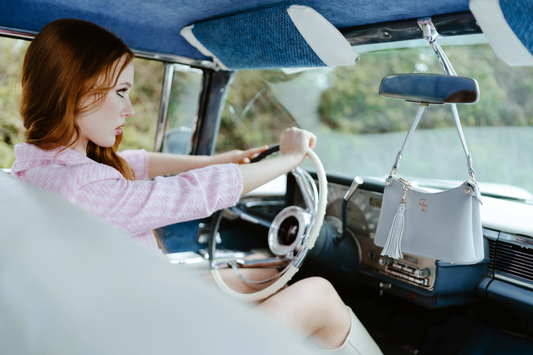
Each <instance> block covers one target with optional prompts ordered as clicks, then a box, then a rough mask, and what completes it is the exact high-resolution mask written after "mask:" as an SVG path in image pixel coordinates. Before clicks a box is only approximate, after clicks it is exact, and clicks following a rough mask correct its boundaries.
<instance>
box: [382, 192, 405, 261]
mask: <svg viewBox="0 0 533 355" xmlns="http://www.w3.org/2000/svg"><path fill="white" fill-rule="evenodd" d="M404 224H405V203H404V202H402V203H400V205H399V206H398V210H397V211H396V214H395V215H394V219H393V220H392V226H391V229H390V231H389V236H388V237H387V241H386V242H385V245H384V246H383V251H382V252H381V255H386V256H390V257H391V258H393V259H402V258H403V254H402V237H403V227H404Z"/></svg>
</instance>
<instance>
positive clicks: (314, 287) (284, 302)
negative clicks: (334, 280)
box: [258, 277, 351, 349]
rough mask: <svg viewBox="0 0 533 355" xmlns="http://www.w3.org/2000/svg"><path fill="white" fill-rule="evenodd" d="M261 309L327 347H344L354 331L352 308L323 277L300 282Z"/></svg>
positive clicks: (264, 303) (276, 295) (262, 304)
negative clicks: (349, 307) (347, 337)
mask: <svg viewBox="0 0 533 355" xmlns="http://www.w3.org/2000/svg"><path fill="white" fill-rule="evenodd" d="M258 307H259V308H260V309H263V310H264V311H265V312H267V313H269V314H271V315H272V316H274V317H276V318H277V319H279V320H281V321H282V322H284V323H285V324H287V325H288V326H289V327H294V328H296V329H299V330H300V331H301V332H303V335H304V336H309V335H312V336H313V337H314V338H315V339H316V340H317V341H318V342H319V343H320V346H321V347H324V348H328V349H335V348H338V347H339V346H341V345H342V344H343V342H344V340H345V339H346V336H347V335H348V332H349V330H350V324H351V315H350V311H349V309H348V308H347V307H346V305H345V304H344V302H343V301H342V300H341V298H340V297H339V295H338V294H337V291H335V289H334V288H333V286H332V285H331V284H330V283H329V282H328V281H327V280H325V279H323V278H320V277H311V278H307V279H304V280H301V281H298V282H296V283H294V284H293V285H291V286H289V287H287V288H286V289H283V290H281V291H280V292H278V293H277V294H275V295H273V296H272V297H270V298H268V299H267V300H266V301H264V302H263V303H261V304H260V305H259V306H258Z"/></svg>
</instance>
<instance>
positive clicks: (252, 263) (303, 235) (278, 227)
mask: <svg viewBox="0 0 533 355" xmlns="http://www.w3.org/2000/svg"><path fill="white" fill-rule="evenodd" d="M277 151H279V144H278V145H274V146H272V147H270V148H269V149H268V150H266V151H265V152H263V153H261V154H260V155H259V156H257V157H256V158H254V159H253V160H252V161H251V162H252V163H254V162H257V161H260V160H262V159H264V158H265V157H267V156H268V155H270V154H272V153H275V152H277ZM307 158H309V159H310V160H311V162H312V163H313V165H314V167H315V169H316V173H317V176H318V185H319V191H320V192H318V191H317V187H316V184H315V181H314V180H313V178H312V177H311V176H310V175H309V173H307V171H305V170H304V169H302V168H301V167H299V166H298V167H296V168H294V169H292V171H291V172H292V174H293V175H294V177H295V179H296V183H297V184H298V186H299V188H300V191H301V193H302V195H303V198H304V201H305V205H306V209H303V208H301V207H299V206H289V207H286V208H284V209H283V210H282V211H281V212H280V213H278V215H277V216H276V217H275V218H274V220H273V221H272V224H271V225H270V229H269V231H268V246H269V248H270V251H271V252H272V253H273V254H274V255H275V257H273V258H268V259H259V260H243V259H233V260H225V261H223V262H219V261H218V260H216V258H215V256H216V244H217V243H216V238H215V236H216V235H217V232H218V229H219V226H220V222H221V220H222V211H218V212H216V213H215V214H214V215H213V221H212V223H211V228H210V233H209V238H208V247H207V250H208V255H209V267H210V271H211V275H212V276H213V279H214V280H215V283H216V284H217V285H218V286H219V287H220V288H221V289H222V290H224V291H225V292H226V293H228V294H229V295H231V296H233V297H236V298H238V299H240V300H242V301H258V300H262V299H265V298H267V297H268V296H270V295H272V294H274V293H275V292H277V291H278V290H279V289H280V288H282V287H283V286H285V284H286V283H287V282H289V281H290V280H291V279H292V277H293V276H294V275H295V274H296V273H297V272H298V270H299V269H300V267H301V265H302V263H303V261H304V259H305V257H306V256H307V254H308V253H309V251H310V250H311V249H313V246H314V245H315V241H316V239H317V238H318V235H319V232H320V228H321V227H322V223H323V221H324V215H325V213H326V202H327V195H328V185H327V180H326V173H325V171H324V167H323V166H322V163H321V162H320V159H319V158H318V156H317V155H316V154H315V152H313V151H312V150H311V149H309V150H308V152H307ZM225 268H232V269H233V270H234V271H235V273H236V274H237V276H238V277H239V278H241V279H242V280H243V281H245V282H248V283H252V284H261V283H267V282H271V281H273V280H275V279H276V278H277V280H276V281H275V282H273V283H272V284H271V285H269V286H267V287H266V288H264V289H262V290H260V291H257V292H254V293H247V294H245V293H240V292H236V291H234V290H232V289H231V288H230V287H229V286H228V285H227V284H226V283H225V282H224V280H223V279H222V276H221V275H220V271H219V270H220V269H225ZM240 268H283V269H282V270H281V271H280V272H279V273H278V274H277V275H274V276H273V277H270V278H268V279H266V280H261V281H252V280H249V279H247V278H246V277H244V276H243V275H242V274H241V273H240V272H239V269H240Z"/></svg>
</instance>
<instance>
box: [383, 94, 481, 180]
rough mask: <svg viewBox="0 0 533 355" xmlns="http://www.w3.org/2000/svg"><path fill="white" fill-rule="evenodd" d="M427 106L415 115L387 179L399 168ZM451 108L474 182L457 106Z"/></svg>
mask: <svg viewBox="0 0 533 355" xmlns="http://www.w3.org/2000/svg"><path fill="white" fill-rule="evenodd" d="M427 106H428V105H423V104H422V105H420V108H419V109H418V113H417V114H416V117H415V120H414V121H413V124H412V125H411V128H410V129H409V132H407V136H406V137H405V140H404V142H403V145H402V148H401V149H400V151H399V152H398V154H397V155H396V161H395V162H394V165H393V166H392V170H391V172H390V174H389V178H391V177H392V176H393V175H396V172H397V171H398V169H399V168H400V159H402V156H403V151H404V150H405V149H406V148H407V145H408V144H409V140H410V139H411V136H412V135H413V133H414V131H415V129H416V127H417V126H418V122H420V119H421V118H422V114H423V113H424V110H425V109H426V107H427ZM451 106H452V112H453V118H454V121H455V127H456V128H457V133H458V134H459V139H460V140H461V144H462V145H463V150H464V152H465V156H466V165H467V167H468V173H469V174H470V176H472V181H474V182H475V181H476V180H475V177H474V174H475V171H474V168H473V167H472V156H471V154H470V152H469V151H468V147H467V145H466V140H465V135H464V133H463V128H462V127H461V121H460V120H459V112H458V111H457V105H456V104H451Z"/></svg>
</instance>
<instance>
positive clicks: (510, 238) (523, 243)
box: [498, 232, 533, 249]
mask: <svg viewBox="0 0 533 355" xmlns="http://www.w3.org/2000/svg"><path fill="white" fill-rule="evenodd" d="M500 240H501V241H505V242H506V243H509V244H514V245H517V246H519V247H521V248H525V249H533V238H531V237H527V236H525V235H524V236H521V235H514V234H509V233H505V232H500V236H499V238H498V241H500Z"/></svg>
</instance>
